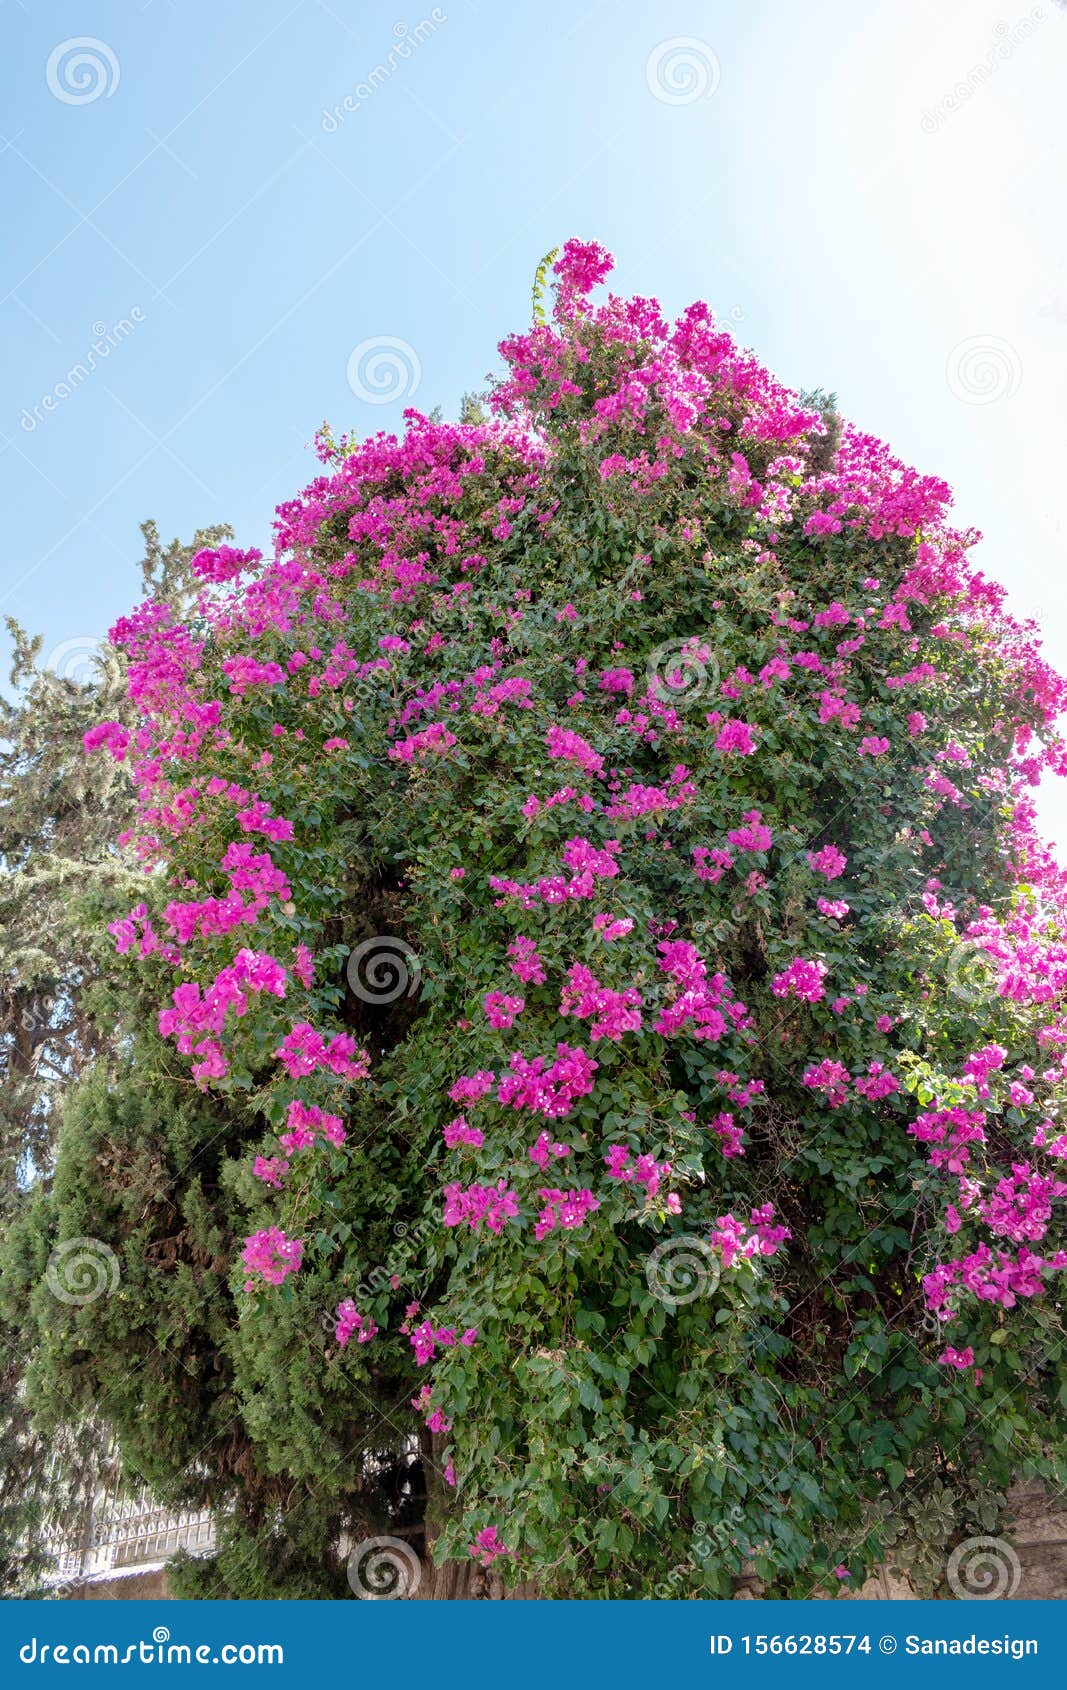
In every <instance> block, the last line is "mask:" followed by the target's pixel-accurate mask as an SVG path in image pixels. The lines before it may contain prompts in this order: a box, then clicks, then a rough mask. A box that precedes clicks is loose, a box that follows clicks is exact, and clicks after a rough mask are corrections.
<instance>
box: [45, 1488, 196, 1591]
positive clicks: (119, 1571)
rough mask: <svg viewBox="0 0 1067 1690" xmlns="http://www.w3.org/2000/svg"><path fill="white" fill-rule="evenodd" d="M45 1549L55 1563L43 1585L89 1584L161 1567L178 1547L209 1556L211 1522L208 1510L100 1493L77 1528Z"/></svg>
mask: <svg viewBox="0 0 1067 1690" xmlns="http://www.w3.org/2000/svg"><path fill="white" fill-rule="evenodd" d="M45 1547H46V1548H47V1549H48V1551H49V1553H50V1554H51V1555H52V1556H53V1557H54V1559H55V1563H56V1564H55V1567H54V1569H53V1571H52V1572H51V1573H50V1574H48V1575H47V1577H46V1581H45V1582H46V1584H48V1585H49V1586H51V1587H52V1588H53V1589H55V1588H58V1587H59V1586H63V1585H75V1584H93V1583H95V1582H96V1581H97V1580H99V1579H107V1578H118V1577H122V1576H123V1575H125V1574H130V1573H136V1572H151V1571H154V1570H156V1569H158V1568H160V1567H162V1566H163V1564H164V1563H165V1562H166V1561H167V1560H169V1558H170V1557H171V1556H172V1555H174V1554H176V1553H177V1551H178V1550H179V1549H184V1550H186V1551H187V1552H188V1554H190V1555H210V1554H211V1553H212V1551H213V1549H214V1547H215V1521H214V1518H213V1516H212V1515H211V1514H210V1513H209V1512H208V1510H207V1509H180V1510H178V1511H177V1512H174V1511H172V1510H171V1509H168V1508H161V1507H160V1505H159V1503H158V1502H156V1500H155V1499H154V1498H153V1497H152V1496H150V1495H149V1493H148V1492H147V1491H146V1490H141V1491H137V1492H134V1493H133V1494H130V1493H126V1492H122V1491H119V1490H117V1489H116V1490H110V1489H109V1490H101V1491H99V1492H98V1493H97V1494H96V1495H95V1496H94V1497H93V1499H92V1503H91V1505H90V1506H89V1507H88V1508H87V1509H86V1511H85V1513H84V1514H83V1516H82V1518H81V1519H80V1520H79V1522H78V1524H77V1526H76V1528H74V1529H73V1530H71V1529H70V1528H67V1529H63V1528H61V1527H60V1528H56V1529H54V1530H53V1531H52V1532H50V1533H48V1534H46V1537H45Z"/></svg>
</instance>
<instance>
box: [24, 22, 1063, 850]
mask: <svg viewBox="0 0 1067 1690" xmlns="http://www.w3.org/2000/svg"><path fill="white" fill-rule="evenodd" d="M420 23H421V25H422V27H421V28H420ZM0 31H2V39H3V51H2V53H0V85H2V104H0V111H2V114H3V115H2V118H0V131H2V138H0V196H2V203H3V207H4V225H5V232H6V236H7V239H6V240H5V243H4V248H5V250H4V256H3V261H2V266H3V274H2V277H0V336H2V340H3V371H4V382H3V399H2V403H0V496H2V499H3V506H4V511H5V517H6V526H7V539H6V545H5V551H6V556H5V558H4V563H3V568H2V571H0V610H2V611H4V612H6V613H8V614H14V615H16V616H17V617H19V619H20V620H22V621H23V622H25V623H27V624H28V625H30V626H31V627H33V628H35V629H39V630H41V631H42V632H43V634H44V636H45V642H46V650H49V649H56V648H59V649H60V651H61V653H63V654H65V655H62V656H61V658H60V659H59V661H60V662H61V663H67V664H68V665H69V663H70V661H71V657H70V653H74V654H75V658H76V657H77V654H78V653H79V652H80V651H82V650H83V649H87V648H88V647H90V646H91V643H92V642H93V641H95V640H98V639H100V638H102V637H103V636H104V635H105V634H106V630H107V628H108V626H109V625H110V623H111V622H112V621H113V620H114V618H115V617H116V616H117V615H118V614H120V613H121V612H122V611H123V610H124V609H125V608H126V607H127V606H128V604H129V603H130V601H131V598H132V596H133V594H134V592H135V586H136V581H135V574H134V569H133V565H134V562H135V560H136V558H137V556H138V555H139V550H138V541H139V536H138V533H137V524H138V522H139V521H140V520H141V519H142V518H143V517H145V516H153V517H155V518H156V519H157V520H158V522H159V524H160V527H161V529H162V530H163V532H164V535H165V536H167V537H169V536H171V535H173V534H180V535H182V536H187V535H189V534H191V532H192V530H193V529H194V528H195V527H196V526H197V525H198V524H206V523H209V522H213V521H219V520H225V521H229V522H232V523H233V525H234V527H235V528H236V530H237V533H238V537H239V540H240V542H241V543H242V544H259V545H261V546H265V545H266V543H267V542H268V541H269V535H270V523H271V517H272V513H273V509H274V506H275V504H277V503H278V502H279V500H281V499H283V498H285V497H287V496H289V495H290V494H291V493H292V492H293V491H295V490H296V489H297V488H298V487H299V486H300V485H302V484H303V482H304V481H305V480H307V479H308V478H309V477H310V475H311V474H312V473H313V462H312V458H311V454H310V452H309V450H308V447H307V443H308V441H309V440H310V438H311V435H312V434H313V432H314V430H315V428H316V426H317V425H318V424H319V423H320V422H321V421H322V420H323V419H325V418H328V419H329V420H330V421H331V423H332V424H333V426H334V428H335V429H336V430H338V431H339V430H341V429H344V428H354V429H355V430H356V431H357V432H359V433H361V434H365V433H369V432H372V431H373V430H375V429H377V428H380V427H383V426H385V427H390V426H393V425H394V424H396V423H397V422H398V421H399V418H400V412H401V410H402V408H403V405H404V403H415V404H418V405H419V406H420V407H422V408H425V409H429V408H430V407H432V406H433V405H434V404H440V405H442V406H443V407H444V409H445V411H446V412H449V411H454V409H455V407H456V406H457V404H458V401H459V397H460V395H461V394H462V393H463V391H464V390H466V389H470V388H477V387H479V386H480V385H482V383H483V382H484V378H485V376H486V374H487V373H488V372H489V371H490V370H491V369H492V368H493V367H494V364H495V346H496V343H497V341H498V340H499V339H500V338H501V336H502V335H504V334H505V333H507V332H508V331H509V330H511V329H514V328H519V327H521V326H523V325H524V324H525V322H526V321H527V320H528V316H529V295H530V285H531V280H532V276H533V272H534V269H535V266H536V264H537V261H538V260H539V258H540V257H541V256H542V254H543V253H544V252H545V251H547V250H548V249H549V248H550V247H552V246H554V245H556V244H558V243H559V242H561V241H562V240H564V239H565V238H566V237H567V236H568V235H571V234H579V235H584V236H589V237H595V238H597V239H599V240H601V241H603V242H604V244H605V245H606V246H608V247H609V248H611V250H612V251H614V253H615V254H616V258H617V263H618V269H617V273H616V277H615V282H616V284H617V285H618V286H619V287H620V288H623V289H625V290H630V291H636V292H642V293H654V294H656V295H658V296H659V297H660V298H661V299H662V300H663V302H664V304H665V305H666V307H667V308H668V309H669V310H671V311H677V310H678V309H680V308H681V307H683V306H684V305H685V304H687V303H688V302H689V301H690V300H691V299H694V298H698V297H703V298H707V299H709V300H710V301H711V303H712V304H713V305H714V306H715V307H716V309H717V310H718V311H719V313H720V315H721V316H723V317H725V318H726V319H727V320H728V321H730V323H731V325H732V327H733V328H734V331H735V333H736V334H737V336H738V338H739V339H740V340H741V341H742V342H744V343H745V344H747V345H751V346H752V347H753V348H754V349H755V350H756V351H757V352H758V353H759V354H760V356H761V357H762V358H763V359H764V360H765V361H766V362H767V363H769V364H770V365H771V366H772V367H773V368H775V369H776V370H777V371H778V372H779V373H780V374H781V375H782V376H783V377H784V378H785V379H786V380H788V381H789V382H791V383H794V384H796V385H803V386H815V385H821V386H823V387H825V388H827V389H834V390H836V392H837V393H838V395H839V399H840V403H841V406H842V409H843V410H845V411H846V412H847V413H848V414H849V415H850V416H852V417H853V418H855V419H856V420H857V421H858V422H860V423H861V424H863V426H865V427H867V428H869V429H871V430H872V431H874V432H876V433H879V434H881V435H883V436H885V437H886V438H887V439H888V440H890V441H891V443H892V444H893V446H894V447H895V449H896V450H897V451H898V452H899V453H900V454H901V455H902V456H904V457H905V458H907V459H909V460H910V461H912V462H914V463H916V464H918V465H919V466H920V467H922V468H923V469H925V470H930V471H934V472H937V473H939V474H942V475H944V476H945V477H946V479H947V480H948V481H949V482H950V483H951V484H952V485H953V486H954V488H955V489H956V493H957V508H958V515H959V518H960V520H961V521H963V522H965V523H968V524H973V525H975V526H977V527H979V528H981V529H982V531H983V533H984V534H985V536H986V538H985V541H984V543H983V547H982V550H981V554H980V555H981V561H982V563H983V565H984V567H985V568H986V570H987V572H988V573H990V574H992V575H995V576H997V577H998V578H999V579H1001V580H1003V581H1004V582H1005V583H1006V584H1007V585H1008V586H1009V588H1010V590H1011V595H1012V600H1013V603H1014V605H1015V607H1016V608H1017V609H1018V610H1019V611H1020V612H1021V613H1023V614H1029V615H1035V616H1037V617H1038V619H1039V620H1040V621H1041V622H1042V624H1043V626H1044V627H1045V629H1046V636H1047V641H1046V643H1047V650H1048V653H1049V655H1050V656H1051V657H1052V659H1053V661H1055V662H1056V663H1057V664H1058V665H1059V666H1060V667H1062V668H1065V669H1067V592H1065V590H1064V579H1065V565H1067V526H1065V513H1064V506H1063V495H1062V492H1061V488H1062V486H1063V482H1064V472H1063V468H1062V456H1063V443H1064V417H1065V403H1064V401H1065V397H1067V263H1065V259H1067V228H1065V224H1064V219H1063V215H1062V206H1063V187H1064V179H1065V170H1064V166H1065V162H1067V126H1065V125H1064V123H1063V119H1062V111H1063V88H1064V85H1065V80H1067V13H1065V12H1064V11H1062V10H1061V9H1060V8H1059V7H1058V6H1057V4H1056V3H1055V0H1043V3H1042V4H1039V5H1034V6H1027V5H1026V4H1025V3H1024V0H1000V3H999V4H986V3H985V0H937V3H936V4H934V3H932V0H868V3H866V4H862V5H859V4H857V3H856V0H810V3H809V4H806V5H799V4H796V3H795V0H745V4H743V5H738V4H737V3H736V0H733V3H726V0H721V3H720V0H715V3H711V0H705V3H704V4H692V3H687V4H680V3H679V4H676V3H674V0H666V3H657V0H631V3H626V0H603V3H600V4H583V3H582V0H577V3H575V4H564V3H562V0H539V3H538V4H537V5H536V6H535V5H529V4H525V3H523V0H496V3H491V0H444V3H443V4H442V5H440V6H438V7H437V8H436V9H434V8H432V7H430V6H427V5H424V4H422V0H413V3H412V5H411V7H410V9H408V10H405V9H404V8H403V5H402V3H401V0H389V3H388V4H384V5H383V4H379V3H378V0H365V3H359V4H357V3H355V0H328V3H327V0H296V3H294V0H256V4H254V5H253V4H246V3H244V0H231V3H229V4H225V5H223V4H220V3H219V0H214V3H209V0H144V3H142V0H124V3H119V0H70V3H67V0H61V3H55V4H52V3H47V0H0ZM405 31H406V33H405ZM86 41H87V42H88V45H84V43H85V42H86ZM403 42H406V43H407V44H408V46H407V53H406V56H404V55H403V54H401V53H400V52H398V51H397V48H398V45H399V44H400V43H403ZM72 43H73V45H71V44H72ZM79 43H80V44H81V45H79ZM391 48H392V49H393V50H394V51H393V55H392V58H390V49H391ZM376 66H378V67H381V69H380V70H379V71H378V73H376V74H375V67H376ZM346 97H347V99H348V101H349V106H348V108H347V109H346V107H345V104H344V102H345V100H346ZM101 339H102V340H103V342H104V344H105V345H107V347H108V350H107V355H106V357H104V356H103V355H102V354H100V353H99V352H98V353H97V354H96V367H95V368H93V369H92V370H90V371H89V372H88V374H87V375H86V376H85V378H84V379H82V380H80V381H78V382H77V383H75V384H74V385H73V387H72V388H71V387H70V386H69V384H67V383H66V379H65V378H66V376H67V372H68V371H69V370H71V369H72V367H73V366H75V365H77V364H79V363H80V364H82V366H83V368H84V367H85V365H86V361H87V359H88V356H89V352H90V348H91V347H92V345H93V342H94V340H97V341H100V340H101ZM382 341H385V342H387V343H390V345H391V347H392V353H391V355H390V358H387V360H386V363H385V364H384V365H382V364H379V365H378V366H377V367H375V366H374V365H373V362H372V363H371V364H370V365H368V364H367V363H366V362H365V361H363V362H361V361H360V360H359V359H358V358H357V359H355V360H353V359H352V354H353V351H354V349H356V348H358V347H360V346H362V345H363V344H364V343H367V342H371V343H378V342H382ZM396 343H400V344H399V346H397V345H396ZM390 359H391V361H390ZM350 371H351V375H352V380H351V382H350V380H349V373H350ZM376 376H377V377H378V378H379V379H381V380H382V381H384V383H385V385H386V391H387V392H388V391H390V388H389V383H390V380H392V381H393V386H394V387H396V386H397V384H398V383H399V387H400V388H401V389H402V391H401V392H400V393H399V394H398V396H397V397H396V398H395V400H393V401H390V402H380V401H381V398H382V395H381V393H379V392H378V391H377V390H376V389H375V388H374V387H373V386H372V385H371V384H372V383H373V381H374V380H375V377H376ZM68 389H69V390H68ZM46 398H48V399H49V400H50V403H49V404H47V405H46V404H45V400H46ZM1043 811H1044V816H1045V821H1046V826H1047V827H1048V829H1049V831H1051V832H1052V833H1054V834H1060V835H1062V834H1063V833H1064V832H1067V793H1065V792H1064V791H1063V790H1062V789H1059V790H1056V791H1053V792H1048V793H1046V794H1045V795H1044V796H1043Z"/></svg>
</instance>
